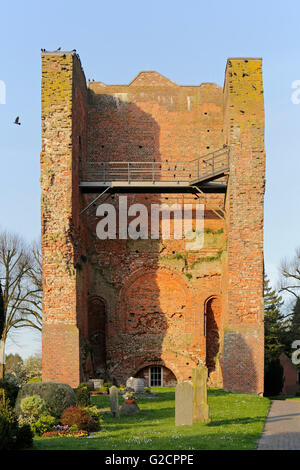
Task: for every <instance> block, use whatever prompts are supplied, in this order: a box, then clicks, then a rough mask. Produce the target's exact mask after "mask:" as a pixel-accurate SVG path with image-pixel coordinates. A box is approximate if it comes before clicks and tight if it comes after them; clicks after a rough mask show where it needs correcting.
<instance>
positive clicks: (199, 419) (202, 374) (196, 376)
mask: <svg viewBox="0 0 300 470" xmlns="http://www.w3.org/2000/svg"><path fill="white" fill-rule="evenodd" d="M207 377H208V370H207V367H205V366H203V365H199V366H198V367H196V368H195V369H193V371H192V379H193V391H194V393H193V403H194V406H193V408H194V410H193V421H194V423H209V422H210V419H209V407H208V404H207Z"/></svg>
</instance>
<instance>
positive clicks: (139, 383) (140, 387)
mask: <svg viewBox="0 0 300 470" xmlns="http://www.w3.org/2000/svg"><path fill="white" fill-rule="evenodd" d="M145 387H146V380H145V379H140V378H136V379H134V380H133V389H134V391H135V392H136V393H142V392H144V390H145Z"/></svg>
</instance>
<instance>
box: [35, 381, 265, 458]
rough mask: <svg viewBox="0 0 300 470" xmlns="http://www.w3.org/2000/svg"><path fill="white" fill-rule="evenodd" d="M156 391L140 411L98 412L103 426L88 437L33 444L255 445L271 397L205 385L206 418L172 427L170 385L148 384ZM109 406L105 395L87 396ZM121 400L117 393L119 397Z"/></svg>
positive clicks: (100, 447) (99, 446)
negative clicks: (226, 390) (116, 414)
mask: <svg viewBox="0 0 300 470" xmlns="http://www.w3.org/2000/svg"><path fill="white" fill-rule="evenodd" d="M152 391H153V392H155V393H157V397H155V398H152V399H149V398H148V399H147V398H144V399H139V400H138V405H139V407H140V409H141V410H142V411H143V412H142V413H139V414H136V415H131V416H130V415H121V417H120V418H113V417H112V416H111V415H109V414H105V413H104V415H103V424H102V430H101V431H100V432H98V433H96V434H93V435H92V436H91V437H88V438H77V439H76V438H71V437H68V438H35V439H34V447H33V448H34V449H38V450H50V449H51V450H57V449H68V450H75V449H77V450H84V449H87V450H142V449H146V450H193V449H195V450H202V449H203V450H204V449H205V450H208V449H210V450H219V449H220V450H221V449H242V450H251V449H255V446H256V443H257V440H258V439H259V437H260V434H261V432H262V430H263V425H264V421H265V417H266V415H267V413H268V409H269V404H270V400H269V399H268V398H264V397H258V396H256V395H247V394H242V393H229V392H225V391H223V390H220V389H210V390H209V391H208V404H209V407H210V417H211V422H210V423H208V424H194V425H193V426H180V427H178V426H177V427H175V425H174V422H175V419H174V415H175V410H174V405H175V401H174V398H175V389H174V388H152ZM92 401H93V404H95V405H97V406H98V407H99V408H101V409H103V410H104V409H106V410H109V397H108V396H104V395H101V396H96V397H92ZM120 402H122V399H120Z"/></svg>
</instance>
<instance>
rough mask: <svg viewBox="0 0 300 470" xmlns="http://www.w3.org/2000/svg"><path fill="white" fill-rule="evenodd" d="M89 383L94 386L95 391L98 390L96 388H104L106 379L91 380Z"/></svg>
mask: <svg viewBox="0 0 300 470" xmlns="http://www.w3.org/2000/svg"><path fill="white" fill-rule="evenodd" d="M89 382H91V383H92V384H93V386H94V390H96V388H100V387H103V384H104V379H91V380H90V381H89Z"/></svg>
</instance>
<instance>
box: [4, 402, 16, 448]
mask: <svg viewBox="0 0 300 470" xmlns="http://www.w3.org/2000/svg"><path fill="white" fill-rule="evenodd" d="M17 433H18V420H17V417H16V415H15V413H14V411H13V410H12V408H11V407H10V405H9V400H8V399H5V398H4V399H2V397H0V450H13V449H15V446H16V440H17Z"/></svg>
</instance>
